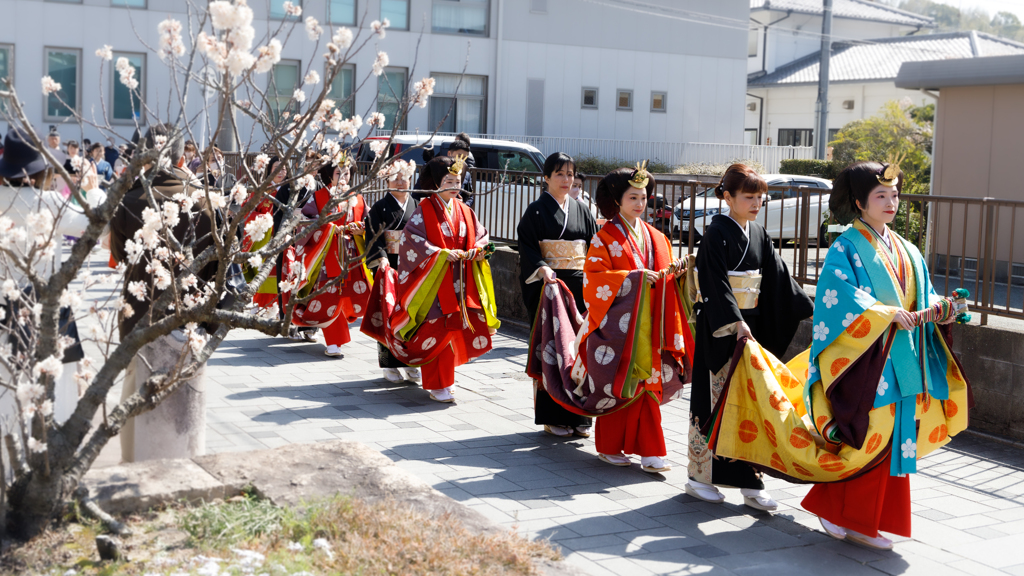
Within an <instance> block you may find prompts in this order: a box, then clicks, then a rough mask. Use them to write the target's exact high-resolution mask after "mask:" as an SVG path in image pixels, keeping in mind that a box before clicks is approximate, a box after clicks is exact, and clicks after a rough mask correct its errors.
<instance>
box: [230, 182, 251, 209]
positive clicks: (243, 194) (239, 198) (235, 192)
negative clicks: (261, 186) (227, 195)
mask: <svg viewBox="0 0 1024 576" xmlns="http://www.w3.org/2000/svg"><path fill="white" fill-rule="evenodd" d="M247 198H249V192H248V191H247V190H246V189H245V184H235V185H234V186H233V187H232V188H231V200H232V202H234V203H235V204H245V201H246V199H247Z"/></svg>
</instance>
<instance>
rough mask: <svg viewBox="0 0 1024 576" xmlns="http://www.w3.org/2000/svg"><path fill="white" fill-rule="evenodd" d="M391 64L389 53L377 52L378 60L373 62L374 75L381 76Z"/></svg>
mask: <svg viewBox="0 0 1024 576" xmlns="http://www.w3.org/2000/svg"><path fill="white" fill-rule="evenodd" d="M390 62H391V60H390V59H389V58H388V53H387V52H377V59H376V60H374V61H373V70H372V72H373V75H374V76H380V75H381V74H383V73H384V68H386V67H387V65H388V64H389V63H390Z"/></svg>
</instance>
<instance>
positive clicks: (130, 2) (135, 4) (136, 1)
mask: <svg viewBox="0 0 1024 576" xmlns="http://www.w3.org/2000/svg"><path fill="white" fill-rule="evenodd" d="M110 5H111V6H114V7H115V8H142V9H145V8H146V0H110Z"/></svg>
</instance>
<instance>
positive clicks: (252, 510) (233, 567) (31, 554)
mask: <svg viewBox="0 0 1024 576" xmlns="http://www.w3.org/2000/svg"><path fill="white" fill-rule="evenodd" d="M125 520H126V523H127V524H128V525H129V527H130V528H131V529H132V531H133V535H132V536H130V537H128V538H126V539H125V540H124V545H123V548H124V551H125V554H126V555H127V560H126V561H121V562H101V561H100V560H99V557H98V555H97V553H96V547H95V543H94V540H95V537H96V535H97V534H98V533H100V532H99V530H100V528H99V526H98V525H96V524H91V523H78V522H69V523H65V524H63V525H61V526H57V527H54V528H51V529H50V530H48V531H47V532H45V533H44V534H43V535H41V536H40V537H38V538H36V539H34V540H32V541H31V542H28V543H24V544H17V545H14V546H11V547H9V548H7V549H5V550H4V552H3V556H2V561H0V572H2V573H3V574H58V575H63V574H65V573H66V572H67V571H69V570H74V571H75V573H76V574H138V575H143V574H165V575H166V574H204V575H213V574H217V575H221V574H223V575H236V574H237V575H241V574H268V575H271V576H273V575H277V574H281V575H283V574H292V575H296V576H298V575H300V574H331V575H333V574H401V575H406V574H451V575H456V574H460V575H461V574H473V575H528V574H535V573H536V572H537V570H536V567H535V561H537V560H542V559H547V560H558V559H559V558H560V556H559V554H558V552H557V551H556V550H555V549H554V548H552V547H551V546H550V545H549V544H548V543H547V542H544V541H536V542H532V541H529V540H527V539H525V538H523V537H521V536H519V535H518V534H516V533H515V532H511V531H509V532H500V533H494V534H487V535H479V534H473V533H471V532H469V531H467V530H466V529H465V528H464V527H463V526H462V525H461V523H460V522H458V520H456V519H455V518H453V517H448V516H445V517H441V518H432V517H428V516H425V515H423V514H419V513H416V512H413V511H411V510H409V509H408V507H407V506H405V505H403V504H401V503H397V502H394V501H385V502H379V503H373V504H368V503H366V502H363V501H361V500H356V499H353V498H349V497H337V498H334V499H331V500H327V501H324V502H319V503H314V504H309V505H306V506H304V507H301V508H298V509H281V508H276V507H274V506H273V505H271V504H270V503H269V502H267V501H264V500H259V499H256V498H254V497H244V498H237V499H234V500H233V501H230V502H221V503H213V504H206V505H203V506H198V507H178V508H174V509H169V510H165V511H161V512H153V513H150V514H147V515H138V516H133V517H130V518H127V519H125Z"/></svg>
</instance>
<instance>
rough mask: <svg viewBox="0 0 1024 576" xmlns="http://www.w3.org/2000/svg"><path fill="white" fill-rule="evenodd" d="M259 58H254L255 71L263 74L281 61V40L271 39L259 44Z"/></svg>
mask: <svg viewBox="0 0 1024 576" xmlns="http://www.w3.org/2000/svg"><path fill="white" fill-rule="evenodd" d="M259 53H260V55H259V58H257V59H256V71H257V72H259V73H261V74H265V73H267V72H270V71H271V70H272V69H273V68H274V64H277V63H278V62H280V61H281V41H280V40H278V39H277V38H274V39H272V40H271V41H270V42H269V43H268V44H267V45H266V46H260V49H259Z"/></svg>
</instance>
